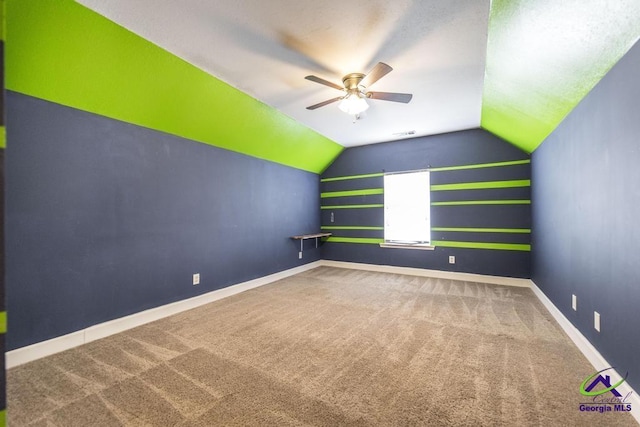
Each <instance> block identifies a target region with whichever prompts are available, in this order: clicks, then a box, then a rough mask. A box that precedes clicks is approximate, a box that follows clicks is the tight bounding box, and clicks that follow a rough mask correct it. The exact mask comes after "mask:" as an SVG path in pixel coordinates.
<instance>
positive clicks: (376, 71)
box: [305, 62, 413, 116]
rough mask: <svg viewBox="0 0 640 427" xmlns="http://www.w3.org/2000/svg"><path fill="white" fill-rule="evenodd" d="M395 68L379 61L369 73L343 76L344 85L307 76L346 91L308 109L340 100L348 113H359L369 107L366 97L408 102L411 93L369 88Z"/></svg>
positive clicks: (342, 108)
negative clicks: (371, 90)
mask: <svg viewBox="0 0 640 427" xmlns="http://www.w3.org/2000/svg"><path fill="white" fill-rule="evenodd" d="M392 70H393V68H391V67H390V66H389V65H387V64H385V63H384V62H378V63H377V64H376V65H375V66H374V67H373V69H372V70H371V71H369V74H362V73H350V74H347V75H346V76H344V77H343V78H342V84H343V86H340V85H337V84H335V83H332V82H330V81H327V80H324V79H321V78H320V77H316V76H306V77H305V79H307V80H311V81H312V82H316V83H320V84H322V85H325V86H329V87H332V88H334V89H338V90H341V91H343V92H346V94H345V95H342V96H337V97H335V98H332V99H328V100H326V101H323V102H320V103H318V104H314V105H311V106H309V107H307V110H315V109H316V108H320V107H324V106H325V105H329V104H331V103H334V102H336V101H340V104H338V108H340V109H341V110H342V111H344V112H345V113H347V114H352V115H355V116H357V115H359V114H360V113H362V112H363V111H364V110H366V109H367V108H369V104H367V101H366V100H365V99H366V98H371V99H379V100H382V101H393V102H402V103H404V104H407V103H408V102H409V101H411V98H412V97H413V95H412V94H410V93H396V92H370V91H367V88H368V87H370V86H371V85H372V84H374V83H375V82H377V81H378V80H380V79H381V78H382V77H384V76H386V75H387V74H389V73H390V72H391V71H392Z"/></svg>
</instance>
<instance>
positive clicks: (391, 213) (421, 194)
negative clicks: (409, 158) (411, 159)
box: [384, 171, 431, 245]
mask: <svg viewBox="0 0 640 427" xmlns="http://www.w3.org/2000/svg"><path fill="white" fill-rule="evenodd" d="M430 191H431V187H430V183H429V171H417V172H402V173H388V174H385V175H384V241H385V243H391V244H405V245H415V244H429V242H430V241H431V218H430V209H429V208H430V205H431V197H430V194H429V193H430Z"/></svg>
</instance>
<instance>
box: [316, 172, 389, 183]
mask: <svg viewBox="0 0 640 427" xmlns="http://www.w3.org/2000/svg"><path fill="white" fill-rule="evenodd" d="M383 175H384V173H382V172H381V173H368V174H364V175H351V176H336V177H333V178H322V179H321V180H320V182H331V181H345V180H348V179H360V178H374V177H376V176H383Z"/></svg>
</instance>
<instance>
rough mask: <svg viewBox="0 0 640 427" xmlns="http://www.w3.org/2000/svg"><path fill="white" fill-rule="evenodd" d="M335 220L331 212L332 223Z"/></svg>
mask: <svg viewBox="0 0 640 427" xmlns="http://www.w3.org/2000/svg"><path fill="white" fill-rule="evenodd" d="M334 220H335V218H334V216H333V212H331V222H333V221H334Z"/></svg>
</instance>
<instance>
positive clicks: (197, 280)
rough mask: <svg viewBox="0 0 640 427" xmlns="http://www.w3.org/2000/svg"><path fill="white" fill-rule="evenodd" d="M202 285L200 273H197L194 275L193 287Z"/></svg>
mask: <svg viewBox="0 0 640 427" xmlns="http://www.w3.org/2000/svg"><path fill="white" fill-rule="evenodd" d="M199 284H200V273H196V274H194V275H193V285H194V286H195V285H199Z"/></svg>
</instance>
